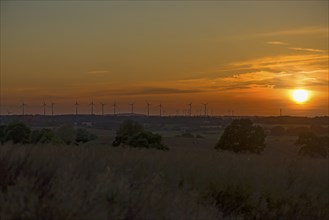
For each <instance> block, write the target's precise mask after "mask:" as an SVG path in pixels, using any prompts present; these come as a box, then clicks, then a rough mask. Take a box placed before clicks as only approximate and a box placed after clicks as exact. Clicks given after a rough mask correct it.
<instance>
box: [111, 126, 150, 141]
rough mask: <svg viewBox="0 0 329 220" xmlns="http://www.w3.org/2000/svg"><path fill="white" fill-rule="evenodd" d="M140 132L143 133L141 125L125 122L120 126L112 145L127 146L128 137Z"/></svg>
mask: <svg viewBox="0 0 329 220" xmlns="http://www.w3.org/2000/svg"><path fill="white" fill-rule="evenodd" d="M141 131H144V128H143V126H142V125H141V124H139V123H138V122H135V121H132V120H126V121H124V122H123V123H122V124H121V125H120V127H119V129H118V131H117V133H116V137H115V140H114V141H113V143H112V145H113V146H119V145H121V144H127V143H128V139H129V138H130V137H132V136H133V135H135V134H137V133H139V132H141Z"/></svg>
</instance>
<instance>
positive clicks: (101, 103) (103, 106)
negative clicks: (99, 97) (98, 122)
mask: <svg viewBox="0 0 329 220" xmlns="http://www.w3.org/2000/svg"><path fill="white" fill-rule="evenodd" d="M101 105H102V115H104V106H105V105H106V104H104V103H102V102H101Z"/></svg>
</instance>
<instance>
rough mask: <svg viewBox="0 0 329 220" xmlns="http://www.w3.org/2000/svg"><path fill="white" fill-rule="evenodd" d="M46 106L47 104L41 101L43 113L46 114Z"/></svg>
mask: <svg viewBox="0 0 329 220" xmlns="http://www.w3.org/2000/svg"><path fill="white" fill-rule="evenodd" d="M46 106H47V104H46V103H45V102H43V115H46Z"/></svg>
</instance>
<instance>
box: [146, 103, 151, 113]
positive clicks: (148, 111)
mask: <svg viewBox="0 0 329 220" xmlns="http://www.w3.org/2000/svg"><path fill="white" fill-rule="evenodd" d="M146 105H147V116H150V105H151V104H150V103H149V102H147V101H146Z"/></svg>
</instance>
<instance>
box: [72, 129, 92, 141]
mask: <svg viewBox="0 0 329 220" xmlns="http://www.w3.org/2000/svg"><path fill="white" fill-rule="evenodd" d="M96 139H97V136H96V135H94V134H91V133H89V132H88V130H87V129H85V128H78V129H77V130H76V137H75V142H76V143H87V142H89V141H93V140H96Z"/></svg>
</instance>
